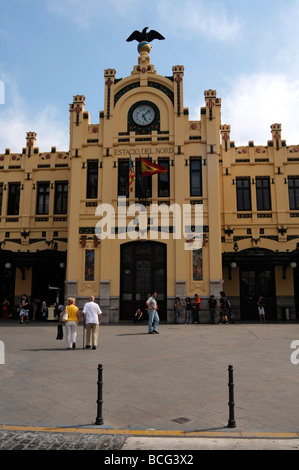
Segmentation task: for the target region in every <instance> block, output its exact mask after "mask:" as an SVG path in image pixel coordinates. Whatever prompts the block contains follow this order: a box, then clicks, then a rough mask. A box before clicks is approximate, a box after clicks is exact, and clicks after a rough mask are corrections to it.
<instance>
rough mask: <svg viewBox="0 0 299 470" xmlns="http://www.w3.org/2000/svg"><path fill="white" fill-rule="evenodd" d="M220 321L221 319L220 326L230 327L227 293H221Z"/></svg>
mask: <svg viewBox="0 0 299 470" xmlns="http://www.w3.org/2000/svg"><path fill="white" fill-rule="evenodd" d="M219 308H220V312H219V313H220V319H219V325H222V324H225V325H228V319H227V308H228V304H227V297H226V295H225V292H223V291H221V292H220V307H219Z"/></svg>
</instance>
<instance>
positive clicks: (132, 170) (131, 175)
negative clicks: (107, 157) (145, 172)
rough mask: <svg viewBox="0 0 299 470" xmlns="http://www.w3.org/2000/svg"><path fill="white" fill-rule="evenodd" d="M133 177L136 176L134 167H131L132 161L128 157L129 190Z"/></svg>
mask: <svg viewBox="0 0 299 470" xmlns="http://www.w3.org/2000/svg"><path fill="white" fill-rule="evenodd" d="M135 179H136V177H135V172H134V168H133V162H132V160H131V159H130V163H129V189H130V192H132V191H133V181H135Z"/></svg>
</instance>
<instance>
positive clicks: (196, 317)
mask: <svg viewBox="0 0 299 470" xmlns="http://www.w3.org/2000/svg"><path fill="white" fill-rule="evenodd" d="M199 310H200V297H198V294H195V296H194V300H193V322H192V323H199Z"/></svg>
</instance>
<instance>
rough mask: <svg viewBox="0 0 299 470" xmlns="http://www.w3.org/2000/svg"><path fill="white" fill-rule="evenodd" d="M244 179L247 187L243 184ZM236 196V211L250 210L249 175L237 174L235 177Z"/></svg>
mask: <svg viewBox="0 0 299 470" xmlns="http://www.w3.org/2000/svg"><path fill="white" fill-rule="evenodd" d="M245 181H246V183H248V186H247V187H245V186H244V182H245ZM240 183H242V186H241V187H240V186H239V184H240ZM246 193H248V201H246ZM236 198H237V201H236V202H237V211H238V212H250V211H252V200H251V183H250V177H249V176H239V177H237V178H236ZM248 203H249V204H248Z"/></svg>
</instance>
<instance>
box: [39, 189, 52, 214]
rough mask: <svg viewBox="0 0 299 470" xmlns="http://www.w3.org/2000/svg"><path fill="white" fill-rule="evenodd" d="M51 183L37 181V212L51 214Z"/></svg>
mask: <svg viewBox="0 0 299 470" xmlns="http://www.w3.org/2000/svg"><path fill="white" fill-rule="evenodd" d="M49 201H50V183H37V197H36V213H37V214H49Z"/></svg>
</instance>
